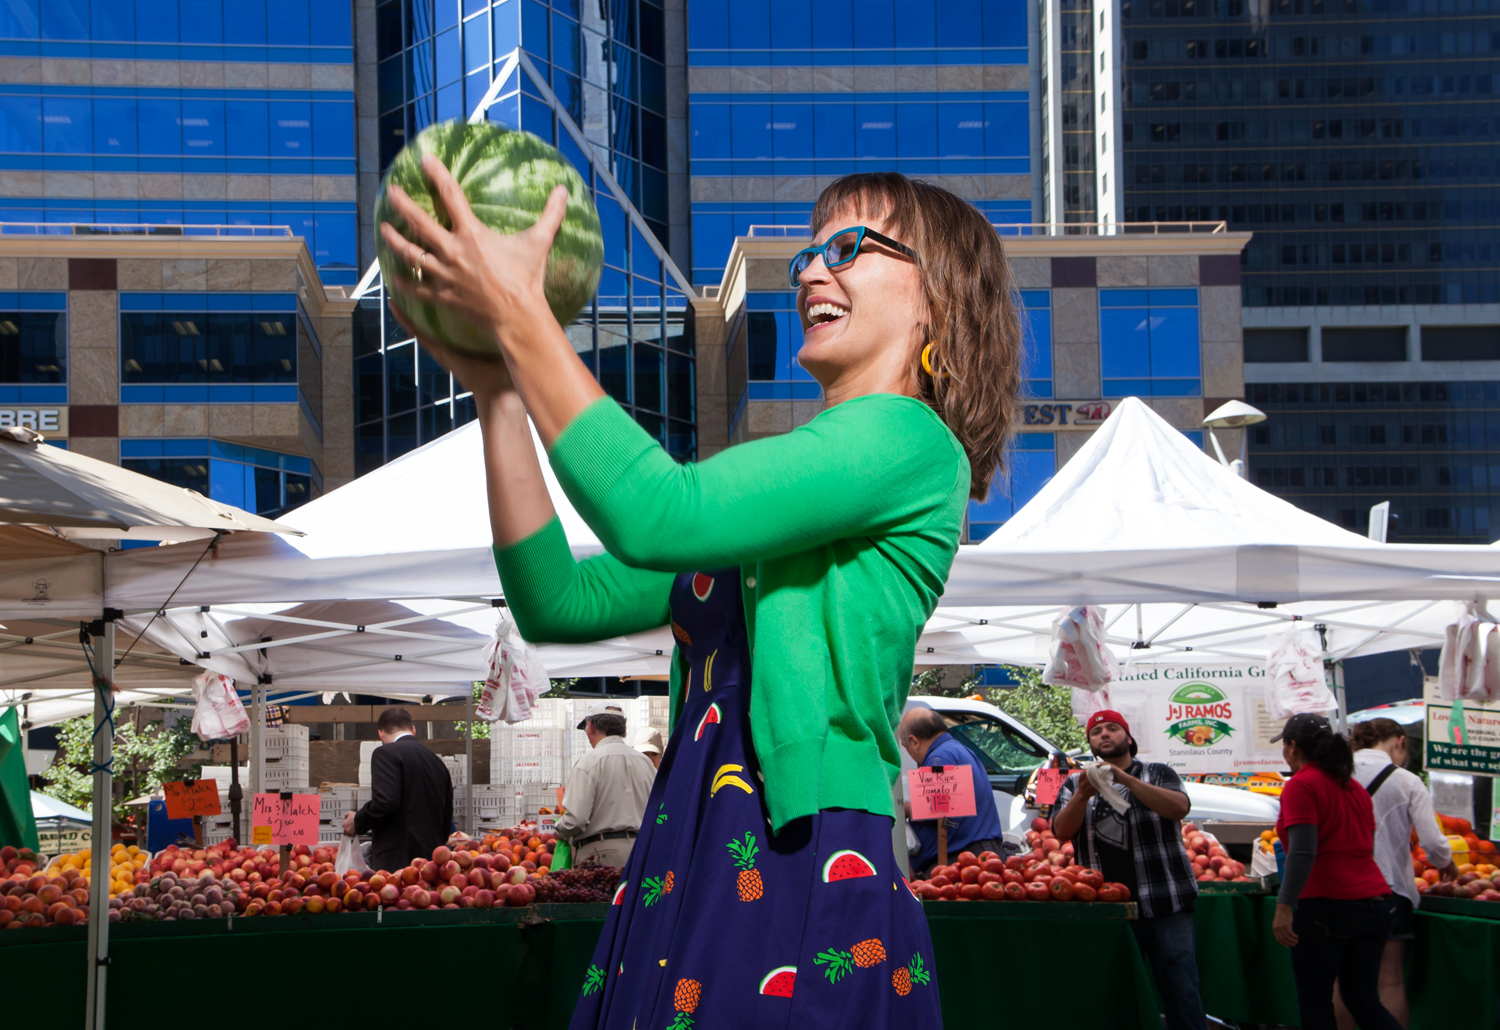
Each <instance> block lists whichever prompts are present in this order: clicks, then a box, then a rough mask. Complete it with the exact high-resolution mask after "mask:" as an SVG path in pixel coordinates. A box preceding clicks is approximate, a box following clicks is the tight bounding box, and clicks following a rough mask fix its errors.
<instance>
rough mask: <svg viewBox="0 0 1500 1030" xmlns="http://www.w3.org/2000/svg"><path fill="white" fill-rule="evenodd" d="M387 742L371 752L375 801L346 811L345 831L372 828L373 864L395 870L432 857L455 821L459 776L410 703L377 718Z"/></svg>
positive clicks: (360, 831)
mask: <svg viewBox="0 0 1500 1030" xmlns="http://www.w3.org/2000/svg"><path fill="white" fill-rule="evenodd" d="M375 729H376V732H377V733H378V734H379V735H380V742H381V744H382V745H383V746H381V747H378V748H376V749H375V752H374V754H372V755H371V756H370V801H369V803H368V804H366V805H365V806H364V807H363V808H361V809H360V810H359V811H358V812H348V813H346V814H345V815H344V833H345V834H346V835H347V836H350V837H353V836H354V835H355V834H359V833H370V834H373V835H374V837H375V840H374V843H373V844H371V845H370V858H369V862H370V868H371V869H375V870H384V871H386V872H394V871H395V870H397V869H401V868H402V867H404V866H406V865H407V864H408V863H410V862H411V860H412V859H413V858H418V857H420V858H428V857H430V856H431V855H432V850H433V848H436V847H437V846H438V845H439V844H441V843H443V841H445V840H447V839H448V831H449V829H450V828H451V827H452V825H453V780H452V778H451V777H450V776H449V775H448V767H447V766H445V765H444V764H443V760H442V759H441V758H439V757H438V756H437V755H435V754H433V753H432V752H431V751H429V750H428V749H427V747H426V746H425V745H423V744H422V742H421V741H419V740H417V738H416V725H415V724H414V723H413V722H412V719H411V713H410V712H408V711H407V710H406V709H405V708H387V709H386V710H385V711H383V712H381V713H380V720H379V721H378V722H377V723H376V724H375Z"/></svg>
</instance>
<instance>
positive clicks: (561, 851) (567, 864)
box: [548, 837, 573, 873]
mask: <svg viewBox="0 0 1500 1030" xmlns="http://www.w3.org/2000/svg"><path fill="white" fill-rule="evenodd" d="M548 868H550V869H551V870H552V871H553V872H554V873H560V872H562V871H563V870H564V869H572V868H573V847H572V845H570V844H569V843H568V842H567V841H565V840H563V839H562V838H561V837H559V838H557V843H556V844H555V845H553V848H552V865H551V866H549V867H548Z"/></svg>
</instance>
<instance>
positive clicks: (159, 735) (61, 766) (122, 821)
mask: <svg viewBox="0 0 1500 1030" xmlns="http://www.w3.org/2000/svg"><path fill="white" fill-rule="evenodd" d="M143 715H144V713H143V712H142V711H141V710H140V709H135V710H134V711H133V712H131V713H127V714H125V715H123V716H122V717H120V718H119V720H118V721H117V722H116V723H115V739H114V765H113V769H114V803H113V810H114V821H115V824H116V825H119V826H123V827H127V828H131V829H144V820H145V809H144V808H135V807H126V805H125V802H126V801H129V800H130V799H132V798H137V797H140V796H141V795H143V794H151V793H155V792H156V791H157V790H159V789H160V788H161V785H162V784H163V783H165V782H168V781H171V780H179V779H182V778H183V777H184V776H196V775H197V774H198V772H199V771H200V769H201V767H202V763H198V766H197V767H196V768H193V767H189V768H183V767H182V764H181V763H182V760H183V759H184V758H186V757H187V756H188V755H190V754H192V753H193V752H194V751H196V750H198V746H199V741H198V735H197V734H195V733H194V732H193V730H192V725H191V720H189V719H179V720H177V721H176V722H175V723H174V724H173V725H171V726H168V725H166V724H165V722H164V720H162V719H150V720H148V719H145V718H144V717H143ZM58 746H59V749H60V753H59V755H58V757H57V759H56V760H55V761H54V762H53V763H52V764H51V765H50V766H49V767H48V768H47V770H46V771H45V772H44V773H42V779H43V780H45V781H46V784H45V786H43V787H42V793H43V794H48V795H50V796H52V797H55V798H57V799H58V800H59V801H64V802H67V803H68V804H70V805H74V806H76V807H78V808H81V809H83V810H84V811H86V812H92V810H93V799H94V777H93V774H92V773H91V772H90V771H89V766H90V765H91V764H92V762H93V756H94V719H93V716H91V715H80V716H79V717H78V718H76V719H69V720H67V721H66V722H63V723H59V724H58Z"/></svg>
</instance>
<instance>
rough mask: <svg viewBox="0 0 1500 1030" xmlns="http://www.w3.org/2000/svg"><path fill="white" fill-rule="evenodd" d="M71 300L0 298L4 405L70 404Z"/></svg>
mask: <svg viewBox="0 0 1500 1030" xmlns="http://www.w3.org/2000/svg"><path fill="white" fill-rule="evenodd" d="M67 381H68V295H67V294H66V293H36V292H27V291H22V292H19V293H17V292H0V384H5V386H4V387H0V401H5V402H9V403H16V402H20V401H31V402H37V403H53V404H62V403H66V402H67V399H68V388H67V386H66V383H67Z"/></svg>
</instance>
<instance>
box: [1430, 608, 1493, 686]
mask: <svg viewBox="0 0 1500 1030" xmlns="http://www.w3.org/2000/svg"><path fill="white" fill-rule="evenodd" d="M1496 632H1497V627H1496V626H1494V625H1493V624H1491V623H1488V622H1486V621H1484V620H1482V619H1481V618H1479V616H1478V614H1477V613H1476V612H1475V610H1474V606H1473V605H1468V606H1466V607H1465V609H1464V613H1463V614H1462V615H1460V616H1459V617H1458V621H1457V622H1456V623H1454V624H1453V625H1451V626H1449V627H1448V630H1447V633H1446V634H1445V635H1444V637H1443V652H1442V656H1441V657H1440V658H1439V659H1438V694H1439V695H1440V696H1441V697H1442V698H1443V700H1445V701H1492V700H1494V699H1496V698H1500V639H1497V637H1496Z"/></svg>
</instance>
